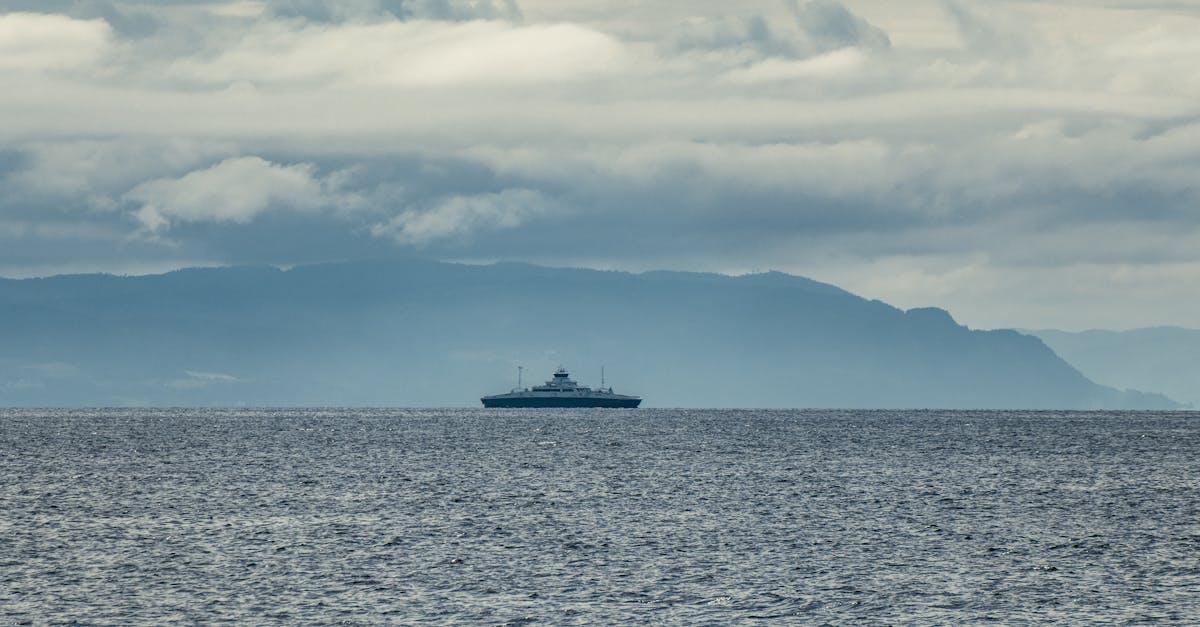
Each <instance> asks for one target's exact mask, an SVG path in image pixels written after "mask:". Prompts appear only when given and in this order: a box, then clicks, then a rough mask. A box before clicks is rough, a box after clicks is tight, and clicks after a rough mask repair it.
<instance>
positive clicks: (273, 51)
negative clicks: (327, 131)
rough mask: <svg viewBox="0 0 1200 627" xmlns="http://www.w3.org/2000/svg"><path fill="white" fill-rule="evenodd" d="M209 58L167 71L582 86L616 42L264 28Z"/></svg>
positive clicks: (470, 26) (412, 83) (548, 27)
mask: <svg viewBox="0 0 1200 627" xmlns="http://www.w3.org/2000/svg"><path fill="white" fill-rule="evenodd" d="M252 28H253V31H252V32H251V33H249V36H247V37H244V38H242V39H240V40H239V41H238V42H237V43H235V44H233V45H229V46H225V47H222V48H221V49H220V51H219V52H218V53H217V54H215V55H214V56H211V57H210V56H203V57H192V58H186V59H181V60H179V61H177V62H175V63H174V64H173V65H172V67H171V68H170V71H171V74H172V76H173V77H174V78H175V79H176V80H179V79H186V80H190V81H193V82H196V83H199V84H206V85H213V84H216V85H222V86H225V85H230V84H237V83H239V82H243V83H246V84H250V85H262V84H299V85H308V86H315V85H321V84H331V85H341V86H347V85H366V86H399V87H446V86H454V85H463V86H471V87H475V86H479V85H495V84H499V85H504V84H518V85H520V84H534V83H541V82H547V81H570V82H575V81H579V80H582V79H585V78H588V77H591V76H594V75H597V74H605V73H610V72H613V71H616V70H618V69H619V68H620V67H621V66H622V65H623V64H624V63H625V62H626V61H625V58H624V56H625V53H624V51H623V50H622V47H621V45H620V43H619V42H617V41H615V40H614V39H612V38H611V37H609V36H607V35H605V34H603V33H600V32H597V31H594V30H591V29H588V28H585V27H581V26H578V25H573V24H537V25H529V26H515V25H512V24H509V23H502V22H494V21H474V22H464V23H454V22H401V21H394V20H384V21H379V22H371V23H347V24H340V25H335V26H330V25H325V24H304V25H299V26H298V25H296V24H294V23H290V22H263V23H260V24H258V25H256V26H254V27H252Z"/></svg>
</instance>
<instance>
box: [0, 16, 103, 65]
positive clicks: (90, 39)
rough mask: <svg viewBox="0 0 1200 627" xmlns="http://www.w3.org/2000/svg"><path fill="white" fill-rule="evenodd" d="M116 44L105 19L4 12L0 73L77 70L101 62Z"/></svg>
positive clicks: (0, 33)
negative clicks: (80, 18)
mask: <svg viewBox="0 0 1200 627" xmlns="http://www.w3.org/2000/svg"><path fill="white" fill-rule="evenodd" d="M111 45H112V29H111V28H110V27H109V25H108V23H107V22H105V21H104V20H99V19H94V20H77V19H72V18H70V17H67V16H64V15H52V14H41V13H0V72H13V71H20V72H46V71H56V70H77V69H82V68H87V67H91V66H94V65H96V64H98V63H99V62H100V60H101V58H102V57H103V56H104V55H105V54H106V53H107V52H109V50H110V47H111Z"/></svg>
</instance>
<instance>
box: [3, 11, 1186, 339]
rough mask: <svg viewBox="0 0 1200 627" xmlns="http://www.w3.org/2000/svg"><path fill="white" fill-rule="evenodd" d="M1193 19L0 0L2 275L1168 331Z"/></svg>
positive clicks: (1182, 320)
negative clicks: (325, 273)
mask: <svg viewBox="0 0 1200 627" xmlns="http://www.w3.org/2000/svg"><path fill="white" fill-rule="evenodd" d="M1198 27H1200V9H1194V8H1190V7H1188V6H1186V5H1178V6H1171V7H1162V6H1157V7H1140V6H1133V7H1124V8H1121V9H1113V8H1107V7H1105V6H1101V5H1098V4H1096V5H1089V4H1086V3H1073V4H1063V3H1045V4H1020V5H1016V4H995V3H979V2H966V1H958V2H953V3H945V2H940V1H929V2H925V1H919V2H914V3H906V4H905V6H904V8H903V9H901V8H898V7H896V6H895V5H894V3H890V2H883V1H882V0H860V1H857V2H853V3H849V2H847V3H845V4H843V3H839V2H834V1H832V0H814V1H810V2H792V1H781V2H748V3H739V4H737V5H736V6H731V5H729V4H728V3H717V2H696V3H688V4H687V5H686V6H684V7H676V6H674V5H671V6H668V5H663V4H657V3H649V4H636V3H615V2H601V1H599V0H597V1H588V2H578V3H554V2H548V1H545V2H541V1H537V2H535V1H530V0H526V1H525V2H521V3H520V4H519V5H518V4H517V3H516V2H486V1H481V2H452V1H449V0H440V1H439V0H424V1H421V0H412V1H398V0H355V1H351V2H337V3H335V2H323V1H317V0H272V1H266V2H255V1H237V2H233V1H230V2H215V1H214V2H153V3H152V2H140V1H136V2H135V1H125V2H121V1H115V2H106V3H95V2H39V3H30V2H11V1H10V2H0V80H3V81H4V84H5V85H6V86H7V89H6V92H5V95H4V96H3V97H0V119H3V120H4V122H3V123H2V124H0V142H2V145H0V185H2V186H3V189H4V194H3V195H2V196H0V246H3V247H4V249H5V250H6V251H7V252H6V254H5V255H4V257H3V258H0V274H6V275H10V276H28V275H33V274H44V273H47V272H54V271H59V270H70V271H82V270H87V269H94V270H114V269H116V270H128V269H137V268H146V269H161V268H169V267H175V266H180V265H188V264H191V263H204V264H212V263H240V262H255V263H263V262H265V263H278V264H296V263H304V262H305V261H320V260H324V259H337V258H353V257H355V256H357V255H363V254H371V255H379V254H388V252H389V251H395V252H400V253H405V252H409V251H414V250H415V251H420V252H421V253H422V254H429V255H432V256H437V257H443V258H453V259H466V260H493V259H518V260H526V261H534V262H545V263H555V264H569V265H590V266H598V267H615V268H626V269H649V268H654V267H669V268H680V269H700V270H716V271H725V272H742V271H749V270H754V269H763V268H777V269H783V270H787V271H791V272H795V273H798V274H803V275H808V276H814V277H816V278H820V279H823V280H828V281H831V282H835V283H838V284H840V285H842V286H844V287H847V288H848V289H851V290H854V291H858V292H860V293H863V294H864V295H868V296H872V297H879V298H883V299H885V300H888V301H890V302H893V303H896V304H898V305H901V306H918V305H941V306H946V307H949V308H950V309H952V310H953V311H955V314H956V316H957V317H959V318H960V319H962V320H965V321H967V322H969V323H972V324H975V325H978V326H1026V327H1045V326H1056V325H1057V326H1079V325H1088V324H1095V325H1105V326H1117V327H1125V326H1135V325H1138V324H1151V323H1173V324H1181V325H1185V326H1187V325H1192V326H1194V325H1195V324H1197V323H1198V322H1197V319H1196V317H1197V316H1198V315H1200V312H1197V311H1196V309H1195V306H1194V305H1192V304H1191V302H1190V299H1185V298H1183V297H1181V296H1180V294H1182V293H1187V292H1194V291H1195V289H1196V288H1200V253H1197V252H1196V251H1198V250H1200V213H1198V212H1197V211H1196V207H1197V206H1200V187H1198V185H1200V184H1198V183H1197V182H1196V181H1198V180H1200V176H1197V172H1200V118H1198V113H1200V104H1197V103H1200V74H1198V73H1197V72H1196V70H1195V68H1194V66H1195V63H1194V60H1195V59H1196V58H1200V39H1197V38H1196V37H1195V36H1194V35H1195V33H1196V32H1198V30H1197V29H1198ZM501 232H502V233H503V234H504V236H503V237H490V236H489V235H492V234H496V233H501ZM147 235H153V236H154V237H146V236H147ZM268 240H269V241H270V242H271V243H270V245H269V246H264V245H262V244H261V243H260V244H257V245H256V244H255V242H263V241H268ZM1122 294H1124V295H1129V294H1136V295H1137V299H1138V301H1137V302H1134V301H1133V300H1131V299H1130V298H1127V297H1124V296H1122Z"/></svg>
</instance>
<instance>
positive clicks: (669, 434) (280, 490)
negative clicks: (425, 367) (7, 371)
mask: <svg viewBox="0 0 1200 627" xmlns="http://www.w3.org/2000/svg"><path fill="white" fill-rule="evenodd" d="M0 465H2V467H3V473H2V474H0V578H2V579H3V581H2V584H0V623H2V624H10V623H22V622H34V623H38V624H43V623H47V622H50V623H57V622H63V623H72V622H78V623H86V624H106V623H111V624H134V623H164V622H168V621H183V622H203V623H213V622H228V623H237V624H264V623H265V624H274V623H278V624H300V623H309V624H312V623H321V624H328V623H347V624H370V623H392V624H408V623H417V622H427V623H447V622H452V623H458V624H480V623H482V624H518V623H548V624H561V623H591V624H611V623H616V622H651V623H668V624H689V625H690V624H704V623H709V624H728V623H755V622H761V623H764V624H780V623H785V624H807V623H821V622H831V623H925V624H927V623H943V624H947V623H965V622H972V623H977V622H998V623H1020V622H1037V623H1052V622H1063V623H1073V624H1089V623H1090V624H1095V623H1131V622H1145V623H1154V624H1162V623H1179V624H1188V623H1191V624H1195V623H1197V622H1200V414H1197V413H1164V414H1152V413H1058V412H1046V413H1030V412H851V411H845V412H830V411H767V412H764V411H683V410H636V411H603V410H572V411H546V410H542V411H535V412H522V411H520V410H508V411H495V410H366V411H364V410H311V409H304V410H257V411H241V410H236V411H234V410H229V411H222V410H81V411H66V410H49V411H38V410H33V411H31V410H0Z"/></svg>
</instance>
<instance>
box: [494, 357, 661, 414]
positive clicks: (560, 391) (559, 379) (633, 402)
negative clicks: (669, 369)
mask: <svg viewBox="0 0 1200 627" xmlns="http://www.w3.org/2000/svg"><path fill="white" fill-rule="evenodd" d="M520 380H521V379H520V370H518V374H517V389H515V390H513V391H511V392H509V393H508V394H495V395H493V396H485V397H483V398H481V399H479V400H480V401H482V402H483V406H484V407H614V408H622V407H624V408H630V409H632V408H634V407H637V406H638V405H640V404H641V402H642V399H641V397H638V396H626V395H624V394H614V393H613V391H612V388H611V387H610V388H607V389H606V388H605V387H604V376H603V375H601V377H600V387H599V388H598V389H594V390H593V389H592V388H590V387H587V386H583V385H579V384H578V383H576V382H575V381H573V380H572V379H571V375H570V373H568V372H567V371H566V370H564V369H563V368H561V367H560V368H559V369H558V371H556V372H555V373H554V377H553V378H552V379H550V380H549V381H547V382H546V383H545V384H544V385H535V386H533V387H532V388H522V387H520V385H521V383H520Z"/></svg>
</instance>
